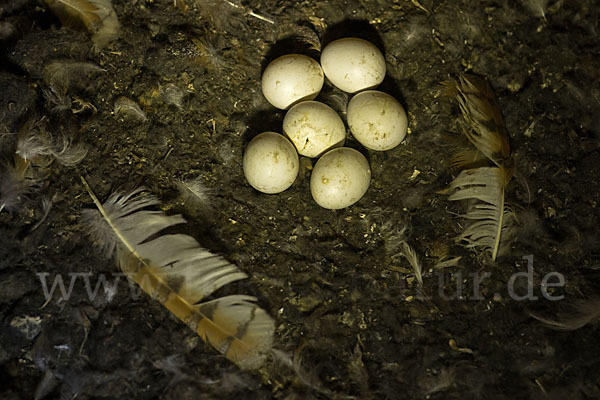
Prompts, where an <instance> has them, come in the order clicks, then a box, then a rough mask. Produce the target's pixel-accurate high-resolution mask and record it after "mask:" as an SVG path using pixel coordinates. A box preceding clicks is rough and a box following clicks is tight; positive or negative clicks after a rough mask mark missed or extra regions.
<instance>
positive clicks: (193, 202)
mask: <svg viewBox="0 0 600 400" xmlns="http://www.w3.org/2000/svg"><path fill="white" fill-rule="evenodd" d="M175 185H176V186H177V190H178V191H179V195H180V196H181V199H182V200H183V202H184V204H186V205H188V204H189V205H190V206H193V207H195V209H196V210H198V211H200V212H202V213H208V212H209V211H211V210H212V209H213V207H212V205H211V199H210V195H211V189H210V188H208V187H207V186H206V185H205V183H204V181H203V179H202V178H201V177H196V178H193V179H188V180H185V181H184V180H177V181H175Z"/></svg>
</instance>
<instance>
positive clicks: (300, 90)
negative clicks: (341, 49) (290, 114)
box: [262, 54, 325, 110]
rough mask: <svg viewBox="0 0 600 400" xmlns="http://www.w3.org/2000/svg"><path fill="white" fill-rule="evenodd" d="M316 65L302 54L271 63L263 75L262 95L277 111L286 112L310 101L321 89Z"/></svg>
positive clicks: (278, 59) (291, 55)
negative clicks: (298, 103) (295, 104)
mask: <svg viewBox="0 0 600 400" xmlns="http://www.w3.org/2000/svg"><path fill="white" fill-rule="evenodd" d="M324 80H325V78H324V76H323V70H322V69H321V66H320V65H319V63H318V62H316V61H315V60H313V59H312V58H310V57H307V56H305V55H302V54H287V55H285V56H281V57H278V58H276V59H275V60H273V61H271V63H270V64H269V65H268V66H267V68H266V69H265V72H264V73H263V76H262V92H263V94H264V96H265V98H266V99H267V100H268V101H269V103H271V104H272V105H274V106H275V107H277V108H280V109H282V110H286V109H287V108H289V107H290V106H291V105H292V104H294V103H297V102H299V101H302V100H312V99H314V98H315V97H317V95H318V94H319V92H320V91H321V88H322V87H323V81H324Z"/></svg>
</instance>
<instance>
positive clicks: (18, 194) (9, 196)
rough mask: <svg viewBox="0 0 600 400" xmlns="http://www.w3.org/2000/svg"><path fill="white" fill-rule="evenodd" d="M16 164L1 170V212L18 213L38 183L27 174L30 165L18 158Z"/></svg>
mask: <svg viewBox="0 0 600 400" xmlns="http://www.w3.org/2000/svg"><path fill="white" fill-rule="evenodd" d="M15 162H16V165H14V166H13V165H7V166H5V167H4V168H3V169H2V170H0V212H2V210H7V211H9V212H12V211H16V210H17V209H18V208H19V206H20V204H21V202H22V201H23V200H24V199H25V197H26V196H27V195H28V194H29V193H30V192H31V191H32V188H33V186H34V185H35V183H36V181H35V180H34V179H33V178H32V177H30V176H28V174H27V165H28V163H26V162H25V161H24V160H23V159H22V158H20V157H18V156H17V157H15Z"/></svg>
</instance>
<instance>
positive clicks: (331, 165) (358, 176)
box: [310, 147, 371, 210]
mask: <svg viewBox="0 0 600 400" xmlns="http://www.w3.org/2000/svg"><path fill="white" fill-rule="evenodd" d="M370 182H371V168H370V167H369V162H368V161H367V159H366V158H365V156H363V155H362V154H361V153H360V152H358V151H356V150H354V149H351V148H348V147H339V148H337V149H333V150H331V151H329V152H327V153H325V154H324V155H323V157H321V158H320V159H319V161H317V164H316V165H315V167H314V169H313V172H312V175H311V177H310V192H311V194H312V197H313V199H314V200H315V201H316V202H317V204H318V205H320V206H321V207H323V208H328V209H332V210H337V209H340V208H345V207H348V206H350V205H352V204H354V203H356V202H357V201H358V200H360V199H361V197H363V196H364V194H365V193H366V192H367V189H368V188H369V184H370Z"/></svg>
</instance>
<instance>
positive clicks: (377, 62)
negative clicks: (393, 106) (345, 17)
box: [321, 38, 385, 93]
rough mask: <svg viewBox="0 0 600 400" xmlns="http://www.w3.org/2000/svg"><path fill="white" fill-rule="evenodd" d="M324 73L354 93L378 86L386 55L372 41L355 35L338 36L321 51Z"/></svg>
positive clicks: (383, 73)
mask: <svg viewBox="0 0 600 400" xmlns="http://www.w3.org/2000/svg"><path fill="white" fill-rule="evenodd" d="M321 66H322V67H323V72H325V76H326V77H327V79H329V81H331V83H332V84H333V85H334V86H335V87H337V88H338V89H341V90H343V91H344V92H348V93H356V92H359V91H361V90H365V89H372V88H375V87H377V86H378V85H379V84H380V83H381V82H382V81H383V78H384V77H385V59H384V58H383V54H381V51H379V49H378V48H377V46H375V45H374V44H373V43H371V42H367V41H366V40H363V39H358V38H344V39H338V40H335V41H333V42H331V43H329V44H328V45H327V46H325V48H324V49H323V52H322V53H321Z"/></svg>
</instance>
